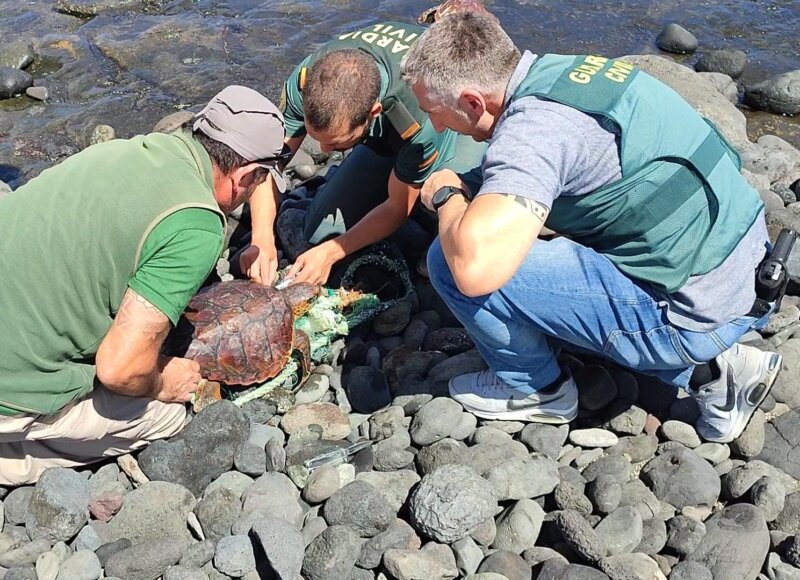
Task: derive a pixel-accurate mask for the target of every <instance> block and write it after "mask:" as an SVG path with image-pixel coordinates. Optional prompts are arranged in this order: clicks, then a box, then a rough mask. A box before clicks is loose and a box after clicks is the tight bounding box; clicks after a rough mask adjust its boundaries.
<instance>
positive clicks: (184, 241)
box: [0, 132, 224, 415]
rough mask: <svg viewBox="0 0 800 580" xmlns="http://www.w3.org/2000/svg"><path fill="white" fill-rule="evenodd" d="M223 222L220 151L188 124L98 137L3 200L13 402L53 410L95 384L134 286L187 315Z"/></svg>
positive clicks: (5, 323) (1, 393) (1, 346)
mask: <svg viewBox="0 0 800 580" xmlns="http://www.w3.org/2000/svg"><path fill="white" fill-rule="evenodd" d="M223 224H224V216H223V214H222V212H221V211H220V209H219V206H218V205H217V203H216V201H215V199H214V185H213V175H212V166H211V160H210V159H209V157H208V154H207V153H206V151H205V149H203V147H202V146H201V145H200V144H199V143H197V142H196V141H195V140H194V139H193V138H192V137H191V135H190V134H188V133H185V132H179V133H174V134H170V135H165V134H160V133H153V134H150V135H140V136H137V137H134V138H132V139H128V140H124V139H117V140H113V141H109V142H106V143H100V144H98V145H94V146H92V147H89V148H88V149H86V150H84V151H81V152H80V153H78V154H76V155H73V156H72V157H70V158H68V159H66V160H64V161H62V162H61V163H59V164H58V165H56V166H54V167H51V168H50V169H47V170H46V171H44V172H42V174H41V175H39V176H38V177H36V178H35V179H32V180H31V181H29V182H28V183H26V184H25V185H23V186H21V187H20V188H19V189H17V190H16V191H14V192H12V193H10V194H9V195H8V196H6V197H4V198H3V199H1V200H0V231H2V232H3V236H2V238H0V328H3V332H2V333H0V405H2V407H4V408H5V409H4V410H5V412H6V413H8V411H9V410H11V409H13V410H15V411H16V412H28V413H41V414H45V415H51V414H53V413H55V412H57V411H58V410H59V409H61V408H62V407H64V405H66V404H68V403H69V402H71V401H74V400H78V399H80V398H82V397H84V396H85V395H86V394H87V393H88V392H90V391H91V389H92V388H93V387H94V384H95V373H96V369H95V359H94V357H95V354H96V353H97V349H98V347H99V345H100V343H101V342H102V341H103V339H104V338H105V336H106V334H107V332H108V329H109V328H110V326H111V325H112V324H113V320H114V317H115V316H116V313H117V311H118V310H119V306H120V303H121V301H122V297H123V295H124V294H125V291H126V290H127V289H128V288H129V287H130V288H133V289H134V290H135V291H137V292H138V293H140V294H142V296H144V297H145V298H147V299H148V300H150V301H152V302H153V303H154V304H155V305H156V306H157V307H158V308H159V309H161V310H162V311H163V312H164V313H165V314H166V315H167V316H168V317H169V318H170V320H172V321H173V322H175V321H177V319H178V317H179V316H180V314H181V312H182V310H183V308H184V307H185V305H186V304H187V303H188V301H189V299H190V298H191V296H192V294H193V293H194V292H195V291H196V289H197V288H198V287H199V285H200V284H201V283H202V281H203V280H204V279H205V277H206V275H207V274H208V273H209V271H210V270H211V269H212V268H213V266H214V263H215V261H216V259H217V257H218V255H219V252H220V250H221V249H222V244H223ZM1 412H3V410H1V409H0V413H1Z"/></svg>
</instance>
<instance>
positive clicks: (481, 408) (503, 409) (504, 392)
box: [449, 370, 578, 424]
mask: <svg viewBox="0 0 800 580" xmlns="http://www.w3.org/2000/svg"><path fill="white" fill-rule="evenodd" d="M449 386H450V396H451V397H453V399H455V400H456V401H458V402H459V403H461V406H462V407H464V409H466V410H467V411H469V412H470V413H472V414H473V415H476V416H478V417H481V418H483V419H497V420H501V421H535V422H537V423H554V424H561V423H569V422H570V421H572V420H573V419H574V418H575V417H577V416H578V388H577V387H576V386H575V381H574V380H573V379H572V374H571V373H570V374H569V375H568V376H567V378H566V379H565V380H564V381H563V382H562V383H561V385H559V388H558V390H557V391H556V392H555V393H549V394H542V393H533V394H530V395H526V394H525V393H522V392H520V391H519V390H517V389H515V388H513V387H509V386H508V385H506V384H505V383H504V382H503V381H501V380H500V379H498V378H497V376H496V375H495V374H494V373H493V372H492V371H490V370H485V371H481V372H479V373H469V374H466V375H461V376H459V377H455V378H453V379H450V385H449Z"/></svg>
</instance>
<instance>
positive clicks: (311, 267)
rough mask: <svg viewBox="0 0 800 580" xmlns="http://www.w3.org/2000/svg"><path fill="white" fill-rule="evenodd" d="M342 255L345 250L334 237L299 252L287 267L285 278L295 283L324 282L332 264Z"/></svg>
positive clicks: (343, 255)
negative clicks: (289, 266) (293, 261)
mask: <svg viewBox="0 0 800 580" xmlns="http://www.w3.org/2000/svg"><path fill="white" fill-rule="evenodd" d="M344 257H345V252H344V250H342V248H341V246H340V245H339V244H338V243H337V241H336V240H335V239H333V240H330V241H327V242H323V243H322V244H320V245H318V246H315V247H313V248H311V249H310V250H308V251H306V252H304V253H303V254H301V255H300V256H299V257H298V258H297V260H296V261H295V263H294V264H292V267H291V268H289V271H288V272H287V273H286V278H287V279H292V280H293V281H294V282H295V283H297V282H308V283H309V284H324V283H325V282H327V281H328V276H330V274H331V268H332V267H333V265H334V264H335V263H336V262H338V261H339V260H341V259H342V258H344Z"/></svg>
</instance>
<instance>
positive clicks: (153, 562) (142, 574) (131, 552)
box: [105, 537, 189, 580]
mask: <svg viewBox="0 0 800 580" xmlns="http://www.w3.org/2000/svg"><path fill="white" fill-rule="evenodd" d="M188 544H189V542H188V540H185V539H183V538H180V537H170V538H161V539H158V540H149V541H146V542H144V543H141V544H138V545H134V546H132V547H130V548H128V549H127V550H122V551H121V552H117V553H116V554H114V555H113V556H111V557H110V558H109V559H108V562H106V567H105V573H106V576H118V577H120V578H125V580H153V579H155V578H158V577H159V576H160V575H162V574H163V573H164V572H165V571H166V569H167V568H168V567H170V566H172V565H174V564H177V563H178V560H180V559H181V555H182V554H183V552H184V550H185V549H186V547H187V546H188Z"/></svg>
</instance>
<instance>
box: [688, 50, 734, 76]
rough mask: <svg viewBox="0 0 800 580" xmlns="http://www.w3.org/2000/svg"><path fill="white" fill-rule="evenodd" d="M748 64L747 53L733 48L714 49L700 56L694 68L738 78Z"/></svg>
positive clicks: (699, 70)
mask: <svg viewBox="0 0 800 580" xmlns="http://www.w3.org/2000/svg"><path fill="white" fill-rule="evenodd" d="M745 65H747V55H746V54H745V53H744V52H743V51H741V50H736V49H732V48H724V49H721V50H712V51H709V52H707V53H705V54H703V55H701V56H700V58H699V59H698V61H697V64H696V65H694V69H695V70H696V71H698V72H717V73H722V74H726V75H728V76H729V77H731V78H732V79H735V78H738V77H739V76H741V74H742V72H744V67H745Z"/></svg>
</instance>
